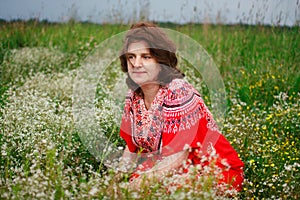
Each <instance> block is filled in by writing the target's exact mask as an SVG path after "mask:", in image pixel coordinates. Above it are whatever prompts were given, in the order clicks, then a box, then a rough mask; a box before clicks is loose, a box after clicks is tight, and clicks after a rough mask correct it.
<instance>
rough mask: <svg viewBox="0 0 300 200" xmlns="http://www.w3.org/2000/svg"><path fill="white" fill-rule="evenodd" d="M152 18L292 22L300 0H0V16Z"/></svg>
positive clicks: (99, 20) (299, 14)
mask: <svg viewBox="0 0 300 200" xmlns="http://www.w3.org/2000/svg"><path fill="white" fill-rule="evenodd" d="M141 17H145V18H146V19H149V20H155V21H171V22H177V23H186V22H223V23H239V22H242V23H248V24H255V23H257V22H259V23H262V24H279V25H288V26H291V25H294V24H296V22H297V21H298V22H299V20H300V0H148V1H147V0H146V1H145V0H85V1H83V0H0V18H2V19H6V20H12V19H25V20H27V19H30V18H38V19H40V20H43V19H46V20H49V21H56V22H65V21H68V20H69V19H70V18H74V19H76V20H80V21H91V22H96V23H109V22H123V23H128V22H132V21H134V20H137V19H140V18H141Z"/></svg>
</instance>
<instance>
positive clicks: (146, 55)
mask: <svg viewBox="0 0 300 200" xmlns="http://www.w3.org/2000/svg"><path fill="white" fill-rule="evenodd" d="M126 58H127V66H128V74H129V76H130V78H131V79H132V80H133V81H134V82H135V83H136V84H138V85H139V86H141V87H142V86H143V85H145V84H151V83H156V84H157V76H158V74H159V72H160V66H159V64H158V63H157V62H156V60H155V58H154V57H152V56H151V54H150V51H149V49H148V45H147V43H146V42H144V41H139V42H134V43H131V44H129V46H128V50H127V53H126Z"/></svg>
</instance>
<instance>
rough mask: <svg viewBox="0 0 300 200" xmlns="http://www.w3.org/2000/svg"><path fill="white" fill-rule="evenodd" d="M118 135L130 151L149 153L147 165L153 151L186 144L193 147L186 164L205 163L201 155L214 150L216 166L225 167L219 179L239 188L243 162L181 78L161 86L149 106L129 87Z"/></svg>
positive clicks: (157, 152)
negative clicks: (147, 107) (216, 156)
mask: <svg viewBox="0 0 300 200" xmlns="http://www.w3.org/2000/svg"><path fill="white" fill-rule="evenodd" d="M120 136H121V137H122V138H123V139H124V140H125V142H126V144H127V146H128V148H129V151H130V152H136V153H137V152H140V153H141V154H142V155H147V156H144V157H151V162H147V160H146V161H145V162H144V163H145V166H147V167H146V168H151V167H152V166H153V163H154V162H153V155H155V156H157V155H159V156H158V157H160V158H161V157H165V156H168V155H172V154H174V153H177V152H180V151H183V150H184V149H186V148H187V147H189V148H191V149H192V150H191V151H190V153H189V155H188V161H189V162H188V164H192V165H196V164H201V165H208V164H209V163H205V162H203V161H201V155H208V154H209V153H211V152H212V151H215V152H216V154H217V155H218V159H217V166H219V167H220V168H222V169H225V168H227V170H224V172H223V178H222V179H221V180H220V182H221V183H222V182H225V183H230V184H231V185H232V186H233V187H235V188H236V189H237V190H240V189H241V185H242V182H243V167H244V164H243V162H242V161H241V160H240V159H239V157H238V155H237V153H236V151H235V150H234V149H233V148H232V146H231V145H230V143H229V142H228V141H227V140H226V139H225V138H224V136H223V135H222V134H220V132H219V131H218V128H217V126H216V123H215V121H214V120H213V118H212V115H211V113H210V111H209V110H208V108H207V107H206V105H205V104H204V101H203V100H202V98H201V96H200V94H199V93H198V91H197V90H196V89H194V87H193V86H192V85H191V84H189V83H188V82H187V81H185V80H184V79H174V80H173V81H172V82H171V83H169V84H168V85H166V86H164V87H161V88H160V89H159V91H158V93H157V95H156V97H155V98H154V100H153V102H152V104H151V106H150V108H149V109H148V110H147V109H146V106H145V104H144V100H143V98H141V97H140V96H139V95H137V94H136V93H134V92H133V91H131V90H130V91H129V93H128V94H127V96H126V100H125V106H124V113H123V117H122V123H121V127H120ZM149 155H151V156H149ZM224 161H226V162H224ZM150 163H152V164H150ZM224 163H226V164H224ZM228 168H229V169H228Z"/></svg>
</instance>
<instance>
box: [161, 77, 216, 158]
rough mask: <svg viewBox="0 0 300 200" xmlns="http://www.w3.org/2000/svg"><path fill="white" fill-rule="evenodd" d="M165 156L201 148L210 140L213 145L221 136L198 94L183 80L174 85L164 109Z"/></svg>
mask: <svg viewBox="0 0 300 200" xmlns="http://www.w3.org/2000/svg"><path fill="white" fill-rule="evenodd" d="M163 109H164V119H165V122H164V129H163V135H162V154H163V155H164V156H167V155H171V154H173V153H176V152H179V151H182V150H184V149H185V148H187V147H191V148H197V147H198V148H199V147H200V146H201V145H202V143H203V141H206V140H205V138H206V137H208V139H209V140H210V142H213V144H214V143H215V142H216V141H217V140H218V137H219V134H215V132H212V131H209V130H215V129H217V128H216V125H215V123H214V121H213V119H212V117H211V114H210V112H209V111H208V109H207V108H206V106H205V104H204V102H203V100H202V98H201V96H200V95H199V93H198V92H197V91H196V90H195V89H194V88H193V87H192V86H191V85H190V84H189V83H187V82H185V81H184V80H178V81H175V82H172V83H171V85H170V87H169V90H168V95H167V97H166V100H165V103H164V106H163Z"/></svg>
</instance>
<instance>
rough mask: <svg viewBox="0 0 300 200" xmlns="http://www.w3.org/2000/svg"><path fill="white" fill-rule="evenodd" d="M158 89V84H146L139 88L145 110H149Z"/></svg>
mask: <svg viewBox="0 0 300 200" xmlns="http://www.w3.org/2000/svg"><path fill="white" fill-rule="evenodd" d="M159 88H160V85H159V84H147V85H143V86H142V87H141V89H142V91H143V94H144V102H145V106H146V108H147V109H149V108H150V106H151V103H152V102H153V100H154V98H155V96H156V94H157V92H158V90H159Z"/></svg>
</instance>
